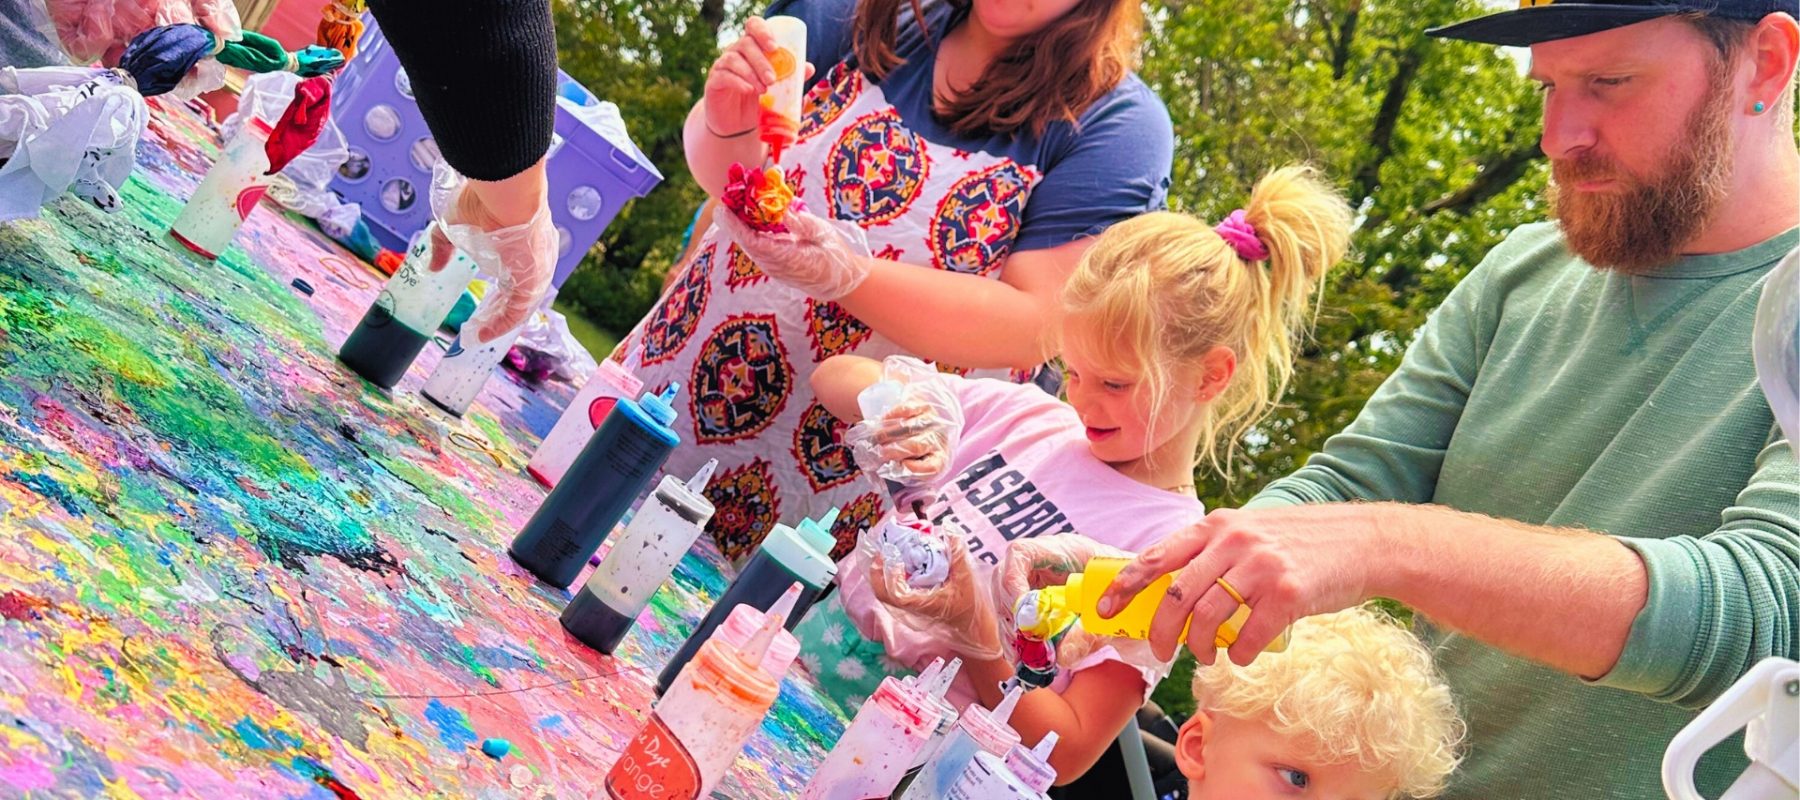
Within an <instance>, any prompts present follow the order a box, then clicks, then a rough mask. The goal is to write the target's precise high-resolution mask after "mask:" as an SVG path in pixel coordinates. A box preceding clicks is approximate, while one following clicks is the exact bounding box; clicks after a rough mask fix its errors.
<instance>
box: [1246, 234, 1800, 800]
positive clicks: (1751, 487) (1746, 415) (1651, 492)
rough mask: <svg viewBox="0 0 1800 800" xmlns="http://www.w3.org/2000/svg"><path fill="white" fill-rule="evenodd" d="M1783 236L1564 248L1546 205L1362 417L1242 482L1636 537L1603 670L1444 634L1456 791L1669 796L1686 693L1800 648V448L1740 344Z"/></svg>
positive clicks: (1441, 655)
mask: <svg viewBox="0 0 1800 800" xmlns="http://www.w3.org/2000/svg"><path fill="white" fill-rule="evenodd" d="M1796 244H1800V232H1797V231H1788V232H1787V233H1784V234H1782V235H1780V236H1778V237H1775V238H1774V239H1771V240H1769V241H1766V242H1763V243H1761V244H1758V245H1755V246H1752V247H1749V248H1746V249H1744V250H1740V251H1737V252H1733V253H1724V254H1719V255H1710V256H1699V257H1693V258H1685V259H1682V260H1680V261H1679V262H1677V263H1675V264H1673V265H1671V266H1669V267H1667V268H1664V269H1662V270H1659V271H1658V272H1657V273H1656V275H1655V276H1654V277H1648V276H1635V277H1634V276H1631V275H1625V274H1621V273H1618V272H1611V271H1607V270H1600V269H1595V268H1594V267H1592V266H1590V265H1588V264H1587V263H1586V262H1584V261H1582V260H1581V259H1579V258H1577V257H1575V256H1574V255H1572V254H1571V253H1570V252H1569V251H1568V249H1567V248H1566V247H1565V246H1564V244H1563V240H1562V236H1561V234H1560V233H1559V232H1558V231H1557V229H1556V227H1555V226H1554V225H1551V224H1539V225H1527V226H1524V227H1521V228H1519V229H1518V230H1516V231H1514V232H1513V234H1512V235H1511V236H1509V237H1507V239H1506V240H1505V241H1504V242H1502V243H1501V244H1500V245H1499V246H1498V247H1495V248H1494V250H1493V251H1492V252H1491V253H1490V254H1489V255H1488V257H1487V259H1486V260H1484V261H1483V263H1482V264H1481V265H1480V266H1478V267H1477V268H1476V269H1474V270H1473V271H1471V272H1470V273H1469V275H1468V276H1467V277H1466V278H1465V279H1464V280H1463V282H1462V283H1461V284H1459V285H1458V286H1457V287H1456V289H1455V290H1453V291H1452V292H1451V293H1450V296H1449V297H1448V298H1447V299H1446V300H1445V302H1444V304H1443V306H1442V307H1440V308H1439V309H1438V310H1437V311H1436V312H1434V313H1433V315H1432V317H1431V319H1430V320H1429V321H1428V322H1427V323H1426V325H1425V326H1424V328H1423V330H1422V331H1421V332H1420V335H1419V338H1418V340H1417V341H1416V342H1414V343H1413V345H1412V347H1411V348H1410V349H1409V350H1408V351H1407V354H1406V357H1405V359H1404V360H1403V362H1402V364H1401V366H1400V368H1399V369H1398V370H1396V371H1395V373H1394V374H1393V375H1392V376H1390V377H1389V378H1388V380H1387V382H1386V383H1384V384H1383V385H1382V386H1381V388H1380V389H1379V390H1378V391H1377V392H1376V393H1375V395H1374V396H1373V397H1372V398H1370V400H1369V403H1368V405H1367V406H1366V407H1365V408H1364V409H1363V411H1362V413H1361V414H1360V415H1359V416H1358V417H1357V419H1356V421H1355V422H1353V423H1351V425H1350V426H1349V427H1348V428H1346V429H1345V430H1344V432H1343V433H1341V434H1339V435H1337V436H1334V437H1332V438H1331V439H1330V440H1329V441H1328V442H1327V443H1326V445H1325V448H1324V450H1323V451H1322V452H1320V453H1318V454H1316V455H1314V456H1313V457H1312V459H1311V460H1309V461H1308V463H1307V465H1306V466H1305V467H1304V468H1302V469H1300V470H1298V471H1296V472H1295V473H1294V474H1293V475H1290V476H1288V477H1286V478H1282V479H1280V480H1277V481H1275V482H1274V483H1272V484H1270V485H1269V486H1268V487H1267V488H1266V489H1264V490H1263V492H1262V493H1261V494H1259V495H1257V497H1256V498H1254V499H1253V500H1252V501H1251V502H1250V503H1249V504H1248V507H1257V506H1269V505H1281V504H1291V503H1322V502H1334V501H1349V500H1393V501H1401V502H1410V503H1436V504H1439V505H1444V506H1448V507H1451V508H1455V509H1459V510H1462V511H1469V512H1474V513H1479V514H1486V515H1489V516H1494V517H1505V518H1509V519H1514V520H1519V521H1522V522H1526V523H1531V524H1535V525H1546V526H1554V527H1566V528H1585V529H1588V530H1593V531H1598V532H1602V533H1607V534H1611V535H1613V536H1616V537H1619V538H1620V540H1621V541H1622V542H1624V543H1625V544H1626V545H1627V546H1629V547H1631V548H1632V549H1633V550H1634V551H1636V552H1637V553H1638V554H1639V555H1640V556H1641V557H1642V558H1643V560H1644V564H1645V566H1646V568H1647V570H1648V576H1649V599H1648V603H1647V604H1646V606H1645V608H1644V609H1643V611H1642V612H1641V613H1640V614H1639V615H1638V617H1637V619H1636V620H1635V622H1634V623H1633V625H1632V629H1631V634H1630V639H1629V641H1628V643H1627V644H1626V646H1625V650H1624V653H1623V654H1622V655H1621V657H1620V659H1619V662H1618V664H1617V665H1616V666H1615V667H1614V668H1613V670H1612V671H1611V672H1610V673H1608V674H1607V675H1605V676H1603V677H1601V678H1600V679H1599V680H1596V681H1593V682H1583V681H1581V680H1580V679H1578V678H1575V677H1573V676H1570V675H1566V674H1563V673H1559V672H1556V671H1554V670H1550V669H1548V668H1545V667H1542V666H1539V665H1536V664H1533V663H1531V662H1528V661H1525V660H1523V659H1519V658H1516V657H1513V656H1509V655H1507V654H1505V653H1502V652H1500V651H1499V650H1496V649H1494V648H1492V647H1488V646H1487V645H1484V644H1482V643H1480V642H1476V641H1474V640H1471V639H1468V638H1467V637H1460V636H1453V635H1442V636H1441V637H1439V638H1438V644H1439V650H1438V662H1439V664H1440V665H1441V666H1442V668H1443V669H1444V672H1445V674H1446V675H1447V676H1448V678H1449V680H1450V683H1451V685H1452V687H1453V688H1454V689H1455V691H1456V694H1457V698H1458V701H1459V704H1460V706H1461V708H1462V709H1463V713H1464V715H1465V716H1466V717H1467V719H1468V722H1469V730H1470V739H1469V746H1470V751H1469V758H1468V761H1467V763H1466V764H1465V766H1464V768H1463V769H1462V770H1461V771H1460V772H1459V776H1458V777H1457V778H1456V779H1454V780H1453V781H1452V788H1451V791H1450V792H1449V793H1448V794H1447V795H1446V797H1454V798H1482V800H1507V799H1508V798H1599V797H1617V798H1656V797H1662V796H1663V794H1662V788H1661V782H1660V778H1659V769H1660V766H1659V765H1660V763H1661V759H1662V753H1663V750H1664V749H1665V748H1666V747H1667V746H1668V743H1669V740H1670V739H1671V738H1673V737H1674V735H1675V732H1676V731H1677V730H1679V729H1680V728H1681V726H1682V725H1684V724H1686V723H1687V722H1688V720H1690V719H1692V718H1693V711H1692V710H1691V709H1697V708H1700V707H1703V706H1704V705H1706V704H1707V703H1710V702H1711V701H1712V700H1713V698H1715V697H1717V696H1718V694H1719V693H1720V692H1721V691H1723V690H1724V689H1725V688H1726V687H1728V686H1730V685H1731V683H1732V682H1733V681H1735V680H1736V679H1737V678H1738V677H1739V676H1740V675H1742V674H1743V673H1744V671H1745V670H1747V669H1749V667H1750V666H1751V665H1752V664H1754V663H1755V662H1756V661H1757V660H1759V659H1761V658H1764V657H1767V656H1770V655H1779V656H1784V657H1787V658H1795V657H1796V653H1795V650H1796V641H1797V640H1800V632H1797V631H1796V629H1795V628H1796V621H1797V620H1800V469H1797V468H1796V466H1795V459H1794V455H1793V451H1792V449H1790V447H1789V445H1788V443H1787V442H1786V440H1785V439H1783V438H1781V434H1780V431H1779V430H1778V429H1777V428H1776V427H1775V424H1774V418H1773V416H1772V414H1771V412H1770V411H1769V406H1768V403H1767V401H1766V400H1765V399H1764V397H1763V395H1762V392H1761V390H1760V389H1759V388H1758V385H1757V381H1756V369H1755V365H1754V364H1753V363H1752V361H1751V355H1750V337H1751V322H1752V320H1753V318H1754V317H1755V313H1756V303H1757V299H1758V298H1759V296H1760V295H1761V292H1762V287H1763V282H1764V280H1765V278H1766V276H1767V275H1768V272H1769V270H1770V269H1771V268H1772V267H1773V266H1774V264H1775V263H1776V262H1777V261H1779V260H1780V258H1781V257H1782V256H1783V255H1784V254H1786V253H1787V252H1788V251H1789V250H1791V249H1793V248H1794V247H1795V246H1796ZM1496 546H1503V545H1501V544H1500V543H1496ZM1522 590H1525V591H1529V588H1527V587H1522ZM1544 602H1546V603H1555V602H1556V598H1555V597H1553V596H1549V595H1546V596H1545V597H1544ZM1427 627H1428V624H1427ZM1581 630H1582V626H1581V621H1580V620H1569V621H1568V632H1569V635H1571V636H1579V635H1581ZM1743 766H1744V754H1743V748H1742V745H1741V743H1738V742H1737V741H1736V740H1734V741H1733V742H1732V743H1729V744H1727V745H1725V746H1722V747H1720V748H1718V749H1716V750H1715V751H1714V752H1713V753H1712V754H1711V755H1710V756H1708V758H1707V759H1706V760H1705V761H1703V762H1702V776H1701V778H1702V780H1701V782H1700V786H1701V788H1702V789H1703V790H1704V791H1706V792H1707V794H1708V795H1709V796H1717V795H1718V794H1719V793H1720V791H1722V789H1723V788H1724V787H1725V786H1728V785H1729V784H1730V782H1731V780H1733V779H1734V778H1735V776H1736V775H1737V774H1738V773H1739V772H1740V771H1742V769H1743Z"/></svg>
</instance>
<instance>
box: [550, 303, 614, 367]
mask: <svg viewBox="0 0 1800 800" xmlns="http://www.w3.org/2000/svg"><path fill="white" fill-rule="evenodd" d="M553 308H555V309H556V310H557V311H559V312H561V313H562V315H563V317H564V318H565V319H567V320H568V321H569V333H571V334H573V335H574V336H575V341H578V342H580V343H581V346H582V347H585V348H587V351H588V355H591V356H593V357H594V360H595V361H600V360H603V359H605V358H606V357H607V356H608V355H611V354H612V351H613V348H614V347H617V346H618V344H619V337H617V336H614V335H613V334H611V333H609V332H607V331H605V330H603V329H601V327H600V326H598V325H595V324H594V323H592V322H589V321H588V320H587V318H586V317H583V316H581V312H579V311H576V310H575V309H573V308H570V307H568V306H566V305H564V304H563V303H561V302H558V303H556V304H555V305H554V306H553Z"/></svg>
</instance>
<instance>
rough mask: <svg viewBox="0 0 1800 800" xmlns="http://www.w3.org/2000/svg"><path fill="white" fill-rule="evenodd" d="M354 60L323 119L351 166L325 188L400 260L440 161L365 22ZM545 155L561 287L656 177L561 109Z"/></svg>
mask: <svg viewBox="0 0 1800 800" xmlns="http://www.w3.org/2000/svg"><path fill="white" fill-rule="evenodd" d="M363 21H364V22H365V23H366V24H367V26H368V27H367V29H366V31H365V32H364V33H363V37H362V40H361V41H359V42H358V43H357V52H356V58H355V59H353V60H352V61H351V62H350V64H349V65H347V66H346V67H345V68H344V71H343V73H342V74H340V75H339V77H338V80H337V84H336V85H335V86H334V87H333V89H332V104H331V105H332V108H331V114H332V119H333V120H335V121H336V122H337V125H338V128H339V129H341V130H342V131H343V132H344V139H345V140H346V142H347V143H348V144H349V147H350V158H349V159H348V160H347V161H345V162H344V165H343V166H342V167H340V168H339V169H338V174H337V176H336V177H335V178H333V179H332V182H331V188H332V189H334V190H336V191H337V193H338V194H339V195H342V196H343V198H344V199H345V200H347V201H350V202H354V203H359V204H361V205H362V213H363V219H365V220H367V221H368V223H369V229H370V231H371V232H373V233H374V234H375V238H376V239H377V240H378V241H380V242H381V244H382V246H383V247H386V248H388V249H390V250H398V251H402V252H404V251H405V250H406V245H407V243H408V242H409V241H411V240H412V237H413V235H414V234H417V233H418V232H419V231H422V230H424V229H425V226H426V224H428V223H429V222H431V198H430V196H429V190H430V185H431V168H432V166H433V165H435V164H436V163H437V162H438V160H439V159H440V158H441V156H440V155H439V154H438V149H437V144H436V143H435V142H433V141H432V138H431V131H429V130H427V129H426V127H425V119H424V117H422V116H420V115H419V107H418V105H417V104H416V103H415V102H414V101H413V98H412V85H411V82H410V81H408V80H407V78H406V72H405V71H404V70H402V69H401V68H400V62H399V60H397V59H395V58H394V51H393V49H392V48H390V47H388V45H387V39H385V38H384V37H382V35H381V30H380V29H379V28H377V27H376V25H375V20H374V18H373V17H372V16H371V15H368V14H364V15H363ZM557 76H558V78H559V83H560V85H559V86H558V89H557V91H558V94H560V95H561V96H562V97H564V98H566V99H568V100H570V101H573V102H574V103H575V104H577V105H583V106H592V105H595V104H597V103H599V100H598V99H597V98H595V97H594V95H593V93H592V92H589V91H588V90H587V88H586V87H584V86H582V85H581V84H580V83H578V82H576V81H575V79H574V78H571V77H569V76H568V75H567V74H565V73H563V72H562V71H560V70H558V72H557ZM555 130H556V136H557V139H556V140H555V141H553V142H552V144H551V149H550V161H549V165H548V166H549V174H550V216H551V219H552V221H554V222H555V223H556V234H557V237H558V239H559V242H558V248H559V250H558V257H557V260H556V275H555V277H554V278H553V279H552V283H553V284H554V285H555V286H557V287H558V288H560V287H561V286H562V284H563V281H565V280H568V277H569V273H571V272H574V271H575V267H576V265H577V264H580V263H581V257H582V256H583V255H585V254H586V253H587V251H588V249H589V248H591V247H593V246H594V242H596V241H599V239H600V232H601V231H603V230H605V229H606V226H607V224H609V223H611V222H612V220H613V217H615V216H617V215H618V213H619V209H621V208H623V207H624V206H625V203H626V202H628V201H630V200H631V199H633V198H637V197H642V196H644V194H645V193H646V192H649V191H650V190H651V189H652V188H653V187H655V186H656V184H657V183H658V182H660V181H661V180H662V176H661V175H658V174H657V173H656V171H655V170H654V169H653V168H650V167H647V166H645V164H643V163H640V162H639V156H638V155H637V154H636V153H635V152H628V151H626V150H622V149H620V148H618V147H615V146H614V145H613V144H612V143H611V142H609V141H607V139H606V138H605V137H603V136H601V135H600V133H599V132H598V131H595V130H594V129H593V128H591V127H589V126H588V125H587V124H586V123H585V122H583V121H582V120H581V119H580V118H579V117H577V116H576V115H575V114H574V113H571V112H570V111H569V110H568V109H567V108H565V107H563V105H562V104H561V103H558V104H557V108H556V128H555Z"/></svg>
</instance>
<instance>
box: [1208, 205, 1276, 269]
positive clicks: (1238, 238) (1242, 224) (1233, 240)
mask: <svg viewBox="0 0 1800 800" xmlns="http://www.w3.org/2000/svg"><path fill="white" fill-rule="evenodd" d="M1213 230H1214V231H1217V232H1218V234H1219V238H1221V239H1224V240H1225V243H1226V244H1229V245H1231V249H1233V250H1236V251H1237V254H1238V258H1242V259H1243V260H1245V261H1262V260H1265V259H1267V258H1268V257H1269V248H1267V247H1264V246H1263V243H1262V240H1261V239H1258V238H1256V226H1255V225H1251V224H1250V221H1249V220H1247V219H1244V210H1243V209H1241V208H1240V209H1238V210H1236V211H1233V212H1231V216H1228V217H1226V218H1225V219H1223V220H1220V221H1219V224H1217V225H1214V226H1213Z"/></svg>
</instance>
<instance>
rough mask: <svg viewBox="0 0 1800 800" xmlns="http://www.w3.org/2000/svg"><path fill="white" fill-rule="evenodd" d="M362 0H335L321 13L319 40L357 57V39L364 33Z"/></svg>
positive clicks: (322, 43) (348, 57)
mask: <svg viewBox="0 0 1800 800" xmlns="http://www.w3.org/2000/svg"><path fill="white" fill-rule="evenodd" d="M362 5H363V4H362V0H333V2H331V3H330V4H328V5H326V6H325V9H324V10H323V11H322V12H320V15H319V30H318V37H317V38H318V42H319V44H320V45H322V46H324V47H330V48H332V49H335V50H337V51H338V52H340V53H343V54H344V58H346V59H351V58H355V57H356V40H358V39H361V38H362V35H363V21H362V11H363V9H362Z"/></svg>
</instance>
